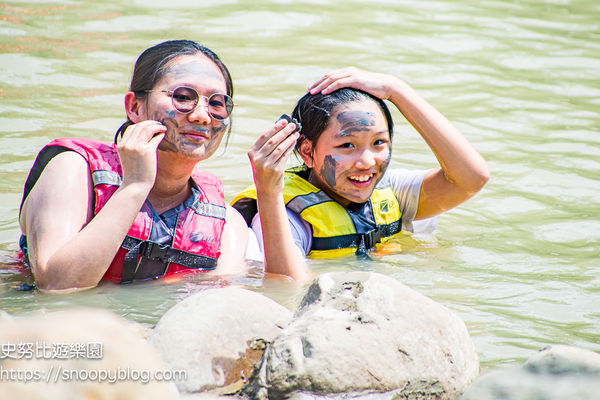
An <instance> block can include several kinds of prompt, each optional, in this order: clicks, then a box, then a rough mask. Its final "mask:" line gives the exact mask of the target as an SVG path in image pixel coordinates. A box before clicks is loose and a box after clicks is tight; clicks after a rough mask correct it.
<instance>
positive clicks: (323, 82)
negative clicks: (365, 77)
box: [308, 68, 352, 94]
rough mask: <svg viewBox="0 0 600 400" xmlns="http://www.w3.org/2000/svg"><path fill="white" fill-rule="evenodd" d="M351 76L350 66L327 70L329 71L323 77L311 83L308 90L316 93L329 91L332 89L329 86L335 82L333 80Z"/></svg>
mask: <svg viewBox="0 0 600 400" xmlns="http://www.w3.org/2000/svg"><path fill="white" fill-rule="evenodd" d="M351 76H352V70H351V69H350V68H344V69H340V70H336V71H332V72H329V73H327V74H325V75H324V76H323V77H321V78H320V79H319V80H317V81H316V82H315V83H313V84H312V85H311V86H310V87H309V88H308V91H309V92H310V94H316V93H322V92H325V93H323V94H327V93H331V92H332V91H333V90H332V88H331V86H332V84H335V82H337V81H339V80H342V79H345V78H348V77H351Z"/></svg>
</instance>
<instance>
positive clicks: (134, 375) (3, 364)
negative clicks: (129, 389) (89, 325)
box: [0, 342, 187, 384]
mask: <svg viewBox="0 0 600 400" xmlns="http://www.w3.org/2000/svg"><path fill="white" fill-rule="evenodd" d="M102 358H103V346H102V343H98V342H89V343H50V344H48V343H45V342H39V343H38V342H31V343H26V342H20V343H2V344H1V345H0V383H1V382H21V383H27V382H46V383H59V382H98V383H102V382H107V383H113V384H114V383H118V382H127V381H128V382H140V383H144V384H145V383H150V382H167V381H175V382H183V381H186V380H187V371H186V370H169V369H165V370H154V371H152V370H149V369H138V368H131V367H116V368H67V367H66V366H65V364H70V363H68V362H67V363H66V362H65V361H68V360H82V359H87V360H101V359H102ZM11 360H14V361H18V360H21V361H27V360H44V361H46V362H44V367H43V368H42V367H41V365H40V364H39V363H36V367H35V368H24V367H23V363H22V362H20V363H19V364H18V365H19V366H18V367H17V366H15V367H12V366H9V365H10V364H11V363H10V361H11ZM51 361H58V362H56V363H53V362H51Z"/></svg>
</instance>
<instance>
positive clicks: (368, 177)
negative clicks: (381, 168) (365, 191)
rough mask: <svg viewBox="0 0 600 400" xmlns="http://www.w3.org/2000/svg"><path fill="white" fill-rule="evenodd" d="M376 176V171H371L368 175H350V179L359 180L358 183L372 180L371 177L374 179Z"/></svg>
mask: <svg viewBox="0 0 600 400" xmlns="http://www.w3.org/2000/svg"><path fill="white" fill-rule="evenodd" d="M374 176H375V173H373V172H372V173H370V174H367V175H354V176H349V177H348V179H350V180H351V181H352V182H357V183H365V182H368V181H370V180H371V179H373V177H374Z"/></svg>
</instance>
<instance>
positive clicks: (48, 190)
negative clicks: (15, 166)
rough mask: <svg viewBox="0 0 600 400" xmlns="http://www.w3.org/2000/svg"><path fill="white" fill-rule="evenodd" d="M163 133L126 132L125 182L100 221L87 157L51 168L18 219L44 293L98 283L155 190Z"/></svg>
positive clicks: (150, 127) (70, 157)
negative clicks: (157, 151) (95, 211)
mask: <svg viewBox="0 0 600 400" xmlns="http://www.w3.org/2000/svg"><path fill="white" fill-rule="evenodd" d="M164 130H165V128H164V126H163V125H161V124H159V123H158V122H156V121H144V122H142V123H140V124H136V125H134V126H131V127H130V128H128V132H126V134H125V135H124V137H123V140H122V141H121V143H119V146H118V151H119V157H120V158H121V163H122V165H123V171H124V173H123V183H122V184H121V186H120V187H119V189H117V191H116V192H115V193H114V195H113V196H112V197H111V198H110V199H109V200H108V202H107V203H106V205H105V206H104V207H103V208H102V209H101V210H100V212H99V213H98V215H96V216H94V215H93V213H94V193H93V184H92V180H91V175H90V172H89V167H88V165H87V162H86V161H85V160H84V159H83V157H81V156H80V155H79V154H76V153H74V152H64V153H61V154H59V155H57V156H56V157H54V158H53V159H52V160H51V161H50V162H49V163H48V165H47V166H46V168H45V169H44V171H43V172H42V174H41V175H40V177H39V179H38V181H37V183H36V184H35V186H34V187H33V189H32V190H31V192H30V193H29V195H28V196H27V199H26V200H25V202H24V203H23V208H22V212H21V216H20V223H21V229H22V231H23V233H24V234H25V235H26V236H27V245H28V250H29V261H30V264H31V269H32V272H33V275H34V278H35V281H36V285H37V287H38V288H39V289H40V290H43V291H49V292H50V291H54V292H64V291H67V290H81V289H87V288H91V287H94V286H96V285H97V284H98V282H100V279H101V278H102V276H103V275H104V273H105V272H106V270H107V269H108V267H109V265H110V263H111V261H112V259H113V257H114V255H115V254H116V253H117V251H118V249H119V247H120V245H121V243H122V241H123V238H124V237H125V236H126V234H127V231H128V230H129V228H130V227H131V224H132V223H133V220H134V219H135V217H136V215H137V213H138V211H139V210H140V208H141V206H142V204H143V203H144V201H145V199H146V197H147V195H148V193H149V191H150V189H151V188H152V185H153V182H154V179H155V176H156V148H157V146H158V144H159V142H160V140H162V138H163V136H164V134H163V133H162V132H164ZM155 133H159V134H158V136H156V137H154V138H153V135H154V134H155Z"/></svg>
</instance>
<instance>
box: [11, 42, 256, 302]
mask: <svg viewBox="0 0 600 400" xmlns="http://www.w3.org/2000/svg"><path fill="white" fill-rule="evenodd" d="M232 95H233V84H232V81H231V77H230V74H229V71H228V70H227V67H226V66H225V65H224V64H223V63H222V62H221V60H220V59H219V57H218V56H217V55H216V54H215V53H214V52H212V51H211V50H209V49H207V48H205V47H203V46H201V45H199V44H197V43H195V42H193V41H189V40H172V41H167V42H163V43H160V44H157V45H155V46H153V47H150V48H148V49H147V50H145V51H144V52H143V53H142V54H141V55H140V56H139V58H138V60H137V62H136V64H135V68H134V73H133V77H132V80H131V85H130V91H129V92H128V93H127V94H126V95H125V112H126V114H127V122H125V123H124V124H123V125H122V126H121V128H120V129H119V130H118V131H117V134H116V135H115V144H108V143H103V142H99V141H96V140H90V139H77V138H62V139H56V140H54V141H52V142H51V143H49V144H48V145H47V146H46V147H44V148H43V149H42V150H41V152H40V153H39V154H38V157H37V159H36V161H35V163H34V166H33V168H32V170H31V172H30V175H29V177H28V179H27V181H26V184H25V191H24V195H23V202H22V204H21V212H20V217H19V222H20V225H21V230H22V233H23V236H22V237H21V248H22V249H23V252H24V255H25V256H26V258H27V259H28V262H29V266H30V267H31V270H32V272H33V276H34V278H35V283H36V285H37V287H38V288H39V289H41V290H45V291H55V292H56V291H58V292H61V291H72V290H76V289H85V288H91V287H94V286H96V285H97V284H98V283H99V282H100V281H101V280H103V279H107V280H112V281H117V282H121V283H128V282H132V281H137V280H145V279H152V278H160V277H162V276H165V275H173V274H176V273H183V272H192V271H210V270H214V271H215V272H216V273H219V274H225V273H232V272H233V270H234V269H239V268H240V266H242V267H243V266H244V250H245V249H246V245H247V242H248V227H247V225H246V224H245V223H244V221H243V219H242V217H241V216H240V215H239V213H238V212H237V211H235V210H234V209H233V208H231V207H230V206H226V205H225V202H224V196H223V185H222V183H221V181H220V179H219V178H217V177H216V176H214V175H213V174H211V173H209V172H206V171H203V170H201V169H199V168H197V166H196V165H197V164H198V162H199V161H202V160H205V159H207V158H209V157H210V156H211V155H212V154H213V153H214V152H215V151H216V150H217V148H218V147H219V144H220V142H221V139H222V138H223V136H224V135H225V133H226V132H227V131H228V130H230V123H231V121H230V116H231V112H232V109H233V101H232V98H231V96H232ZM119 139H120V140H119ZM237 272H239V271H237Z"/></svg>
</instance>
